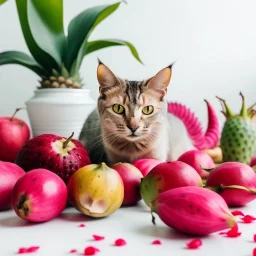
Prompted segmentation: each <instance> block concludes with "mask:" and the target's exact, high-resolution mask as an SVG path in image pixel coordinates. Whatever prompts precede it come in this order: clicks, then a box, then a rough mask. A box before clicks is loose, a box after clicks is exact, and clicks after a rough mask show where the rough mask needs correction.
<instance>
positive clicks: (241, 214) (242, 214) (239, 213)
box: [231, 210, 244, 216]
mask: <svg viewBox="0 0 256 256" xmlns="http://www.w3.org/2000/svg"><path fill="white" fill-rule="evenodd" d="M231 213H232V214H233V215H234V216H244V213H243V212H241V211H238V210H236V211H233V212H231Z"/></svg>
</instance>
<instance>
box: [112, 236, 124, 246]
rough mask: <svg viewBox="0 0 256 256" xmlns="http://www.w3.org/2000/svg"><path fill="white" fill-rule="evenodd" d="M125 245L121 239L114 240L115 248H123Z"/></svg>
mask: <svg viewBox="0 0 256 256" xmlns="http://www.w3.org/2000/svg"><path fill="white" fill-rule="evenodd" d="M124 245H126V241H125V240H124V239H122V238H119V239H116V240H115V246H124Z"/></svg>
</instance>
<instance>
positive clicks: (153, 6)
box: [0, 0, 256, 127]
mask: <svg viewBox="0 0 256 256" xmlns="http://www.w3.org/2000/svg"><path fill="white" fill-rule="evenodd" d="M114 2H115V1H112V0H105V1H104V0H97V1H95V0H86V1H85V0H65V1H64V8H65V27H66V28H67V24H68V22H69V21H70V20H71V18H73V17H74V16H75V15H76V14H78V13H79V12H81V11H82V10H84V9H85V8H87V7H90V6H93V5H96V4H109V3H114ZM127 2H128V5H126V4H122V5H121V6H120V8H119V9H118V10H117V12H115V13H114V14H113V15H111V16H110V17H109V18H108V19H107V20H105V21H104V22H103V23H102V24H100V26H99V27H98V28H96V30H95V31H94V33H93V34H92V37H91V39H100V38H119V39H124V40H128V41H131V42H132V43H133V44H134V45H135V46H136V48H137V49H138V51H139V53H140V56H141V58H142V60H143V62H144V63H145V65H144V66H143V65H141V64H139V63H138V62H137V61H136V60H135V59H134V58H133V57H132V55H131V54H130V52H129V50H128V49H127V48H126V47H113V48H108V49H104V50H101V51H98V52H96V53H93V54H91V55H88V56H87V57H86V58H85V59H84V61H83V65H82V68H81V75H82V77H83V78H84V81H85V83H86V87H88V88H91V89H92V96H93V97H94V98H96V97H97V89H98V83H97V79H96V68H97V57H99V58H100V59H101V60H102V61H103V62H104V63H105V64H106V65H108V66H109V67H110V68H111V69H112V70H113V71H114V72H115V73H116V74H117V75H119V76H121V77H123V78H129V79H143V78H147V77H151V76H152V75H154V74H155V73H156V72H158V71H159V70H160V69H162V68H164V67H165V66H167V65H169V64H170V63H172V62H173V61H175V60H176V64H175V66H174V67H173V77H172V81H171V83H170V86H169V91H168V98H169V100H171V101H179V102H182V103H183V104H186V105H187V106H188V107H190V108H191V109H192V111H193V112H195V113H196V115H197V116H198V117H199V119H200V120H201V122H202V124H203V126H204V127H205V125H206V123H207V114H206V107H205V103H204V101H203V99H204V98H206V99H208V100H209V101H210V102H211V103H212V104H213V105H214V107H215V108H216V111H217V112H218V115H219V118H220V120H221V122H223V121H224V117H223V116H222V114H221V113H220V104H219V102H218V101H217V99H216V98H215V96H216V95H219V96H220V97H223V98H225V99H227V100H228V103H229V104H230V106H231V107H232V108H233V109H234V110H235V111H239V109H240V104H241V100H240V97H239V92H240V91H242V92H243V93H244V94H245V96H246V99H247V103H248V105H249V104H252V103H253V102H254V101H256V97H255V92H256V89H255V87H256V66H255V60H256V28H255V25H256V15H255V10H256V2H255V1H254V0H240V1H238V0H232V1H231V0H230V1H229V0H225V1H223V0H215V1H212V0H201V1H200V0H182V1H180V0H127ZM6 50H21V51H25V52H27V53H28V50H27V47H26V45H25V42H24V39H23V35H22V33H21V29H20V25H19V22H18V16H17V12H16V6H15V2H14V0H9V2H8V3H6V4H4V5H3V6H1V7H0V51H6ZM37 80H38V77H37V75H35V74H34V73H32V72H31V71H30V70H27V69H25V68H23V67H21V66H16V65H8V66H1V67H0V115H11V114H12V112H13V111H14V109H15V108H16V107H23V106H24V102H25V101H26V100H28V99H29V98H30V97H31V96H32V95H33V91H34V89H35V88H36V86H37V85H38V83H37ZM18 116H19V117H21V118H23V119H25V120H26V121H28V117H27V114H26V111H23V112H20V113H19V115H18Z"/></svg>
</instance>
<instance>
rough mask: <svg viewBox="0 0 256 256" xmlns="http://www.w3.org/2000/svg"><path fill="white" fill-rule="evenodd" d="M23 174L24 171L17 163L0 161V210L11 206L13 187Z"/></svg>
mask: <svg viewBox="0 0 256 256" xmlns="http://www.w3.org/2000/svg"><path fill="white" fill-rule="evenodd" d="M24 174H25V171H24V170H23V169H22V168H20V167H19V166H18V165H16V164H14V163H10V162H2V161H0V211H2V210H7V209H10V208H11V196H12V190H13V187H14V185H15V183H16V182H17V180H18V179H19V178H20V177H21V176H23V175H24Z"/></svg>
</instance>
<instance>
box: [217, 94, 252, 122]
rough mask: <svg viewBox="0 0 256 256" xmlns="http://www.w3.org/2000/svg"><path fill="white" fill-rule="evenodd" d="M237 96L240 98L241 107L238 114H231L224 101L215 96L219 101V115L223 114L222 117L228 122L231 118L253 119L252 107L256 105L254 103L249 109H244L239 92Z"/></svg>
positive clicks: (243, 102) (242, 96)
mask: <svg viewBox="0 0 256 256" xmlns="http://www.w3.org/2000/svg"><path fill="white" fill-rule="evenodd" d="M239 95H240V96H241V98H242V107H241V110H240V113H239V114H235V113H233V111H232V110H231V109H230V107H229V106H228V105H227V103H226V100H224V99H222V98H220V97H218V96H216V98H217V99H218V100H219V101H220V103H221V106H222V111H221V113H223V115H224V116H225V117H226V119H227V120H229V119H231V118H234V117H236V118H237V117H239V118H243V119H249V120H253V119H254V117H255V114H256V110H255V109H254V106H255V105H256V103H254V104H253V105H251V106H250V107H248V108H246V104H245V98H244V95H243V94H242V92H240V94H239Z"/></svg>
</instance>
